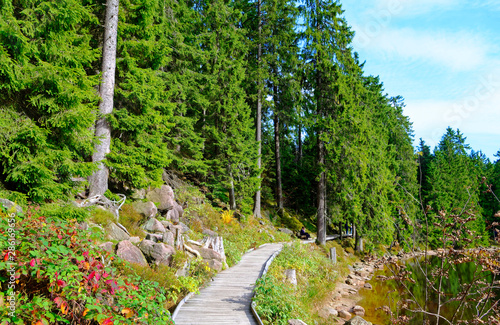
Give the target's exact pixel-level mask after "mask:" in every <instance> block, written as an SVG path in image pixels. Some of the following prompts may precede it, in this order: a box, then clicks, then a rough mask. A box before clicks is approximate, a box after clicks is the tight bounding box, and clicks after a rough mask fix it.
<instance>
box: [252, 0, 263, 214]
mask: <svg viewBox="0 0 500 325" xmlns="http://www.w3.org/2000/svg"><path fill="white" fill-rule="evenodd" d="M261 5H262V1H261V0H259V1H258V4H257V15H258V17H259V27H258V28H259V40H258V51H257V61H258V67H257V79H258V80H257V114H256V120H255V140H256V141H257V156H258V157H257V168H258V169H259V175H258V176H257V178H258V179H259V189H258V190H257V192H255V199H254V209H253V215H254V217H256V218H261V217H262V215H261V213H260V194H261V192H260V188H261V184H260V181H261V180H260V179H261V177H262V176H261V171H260V169H261V167H262V158H261V156H262V144H261V142H262V130H261V127H262V89H261V85H262V82H261V80H260V78H261V76H260V69H261V60H262V59H261V57H262V44H261V41H262V37H261V34H262V17H261V15H262V12H261Z"/></svg>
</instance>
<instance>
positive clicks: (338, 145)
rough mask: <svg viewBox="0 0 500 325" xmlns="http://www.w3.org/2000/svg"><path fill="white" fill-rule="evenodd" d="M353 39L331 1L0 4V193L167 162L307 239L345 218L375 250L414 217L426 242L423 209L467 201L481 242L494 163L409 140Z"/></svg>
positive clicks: (154, 172)
mask: <svg viewBox="0 0 500 325" xmlns="http://www.w3.org/2000/svg"><path fill="white" fill-rule="evenodd" d="M113 6H114V7H116V8H115V9H117V13H116V12H115V14H113V13H111V14H109V13H108V14H107V9H110V8H112V7H113ZM108 11H109V10H108ZM113 19H114V20H113ZM113 26H114V28H115V38H116V40H115V41H114V43H113V36H112V33H111V34H109V33H107V32H108V31H109V30H113ZM110 35H111V36H110ZM353 37H354V33H353V31H352V29H351V28H350V26H349V22H348V21H346V19H345V18H344V16H343V9H342V6H341V4H340V3H339V2H338V1H333V0H304V1H300V2H295V1H287V0H255V1H247V0H234V1H226V0H212V1H210V2H206V1H197V0H179V1H173V0H121V1H120V2H119V5H118V1H116V0H107V1H104V0H58V1H43V0H0V194H1V195H0V196H1V197H5V198H8V199H10V200H13V201H17V202H32V203H34V204H45V203H51V202H65V201H70V200H74V198H75V196H76V195H77V194H78V193H81V192H82V191H90V194H93V195H95V194H105V193H106V195H112V193H124V194H126V195H129V194H130V193H132V192H133V191H134V190H135V189H141V188H148V187H159V186H161V184H162V183H163V181H162V173H163V171H164V170H168V171H172V172H175V173H177V174H178V175H181V177H183V179H186V180H188V181H189V182H191V183H193V184H196V185H197V186H198V187H199V188H201V189H203V191H204V193H205V194H206V195H207V197H208V198H209V199H210V200H211V202H212V203H213V204H214V205H215V204H219V205H221V206H224V207H226V208H227V209H228V210H231V211H236V213H237V214H238V215H240V216H250V215H253V216H255V217H257V218H258V217H261V216H262V215H263V212H262V211H263V210H272V211H274V213H275V214H276V215H281V216H287V217H290V218H293V219H297V220H299V222H300V223H302V224H304V225H305V226H306V227H307V228H308V229H309V231H311V232H314V233H317V238H318V242H319V243H324V242H325V235H326V233H331V232H333V231H336V230H337V229H338V228H339V227H344V225H345V223H349V224H350V225H354V226H355V228H356V237H357V239H359V238H363V239H364V242H365V249H367V250H375V249H377V247H378V246H380V245H390V244H391V243H394V242H395V241H398V242H399V243H403V242H404V239H405V238H408V237H409V236H411V235H413V236H417V237H418V236H419V234H420V233H421V232H424V230H425V229H424V230H421V231H417V230H418V229H417V228H415V229H412V228H411V227H410V228H408V226H403V223H405V222H406V223H407V224H410V225H411V224H414V222H415V221H417V220H418V221H420V222H423V221H426V222H428V224H429V227H428V229H427V230H426V231H428V234H429V236H430V237H429V238H430V239H429V243H430V244H431V246H434V247H437V246H439V238H440V237H439V231H440V228H439V227H437V226H433V225H434V224H436V223H435V222H434V221H433V219H435V218H437V217H436V216H437V215H438V213H439V211H446V212H447V213H453V212H454V211H461V210H463V209H467V211H470V214H471V215H473V216H474V220H473V221H474V222H472V223H470V227H471V228H473V229H471V230H473V231H475V232H478V233H480V234H481V236H473V237H471V238H470V240H472V241H474V243H475V244H476V245H485V244H487V241H488V239H489V238H490V237H492V231H491V227H490V226H491V224H492V222H493V218H494V215H495V212H496V211H497V210H498V209H499V207H498V203H497V201H496V200H495V198H494V196H493V195H492V193H491V192H496V191H498V189H499V188H500V160H497V161H495V162H492V161H490V160H489V159H488V158H486V157H485V155H484V154H482V153H481V151H477V150H473V149H472V148H470V147H469V145H468V144H467V140H466V136H465V135H464V134H462V133H461V132H460V130H454V129H451V128H448V129H447V130H443V137H442V139H441V141H440V143H439V145H438V146H437V147H436V148H434V149H433V150H432V148H430V147H429V146H428V145H427V144H426V143H425V142H423V141H420V144H419V146H418V147H417V148H414V146H413V142H414V134H413V130H412V123H411V121H410V120H409V118H408V117H407V116H405V115H404V107H405V103H404V98H403V97H402V96H401V94H387V93H385V90H384V85H383V81H382V80H380V79H379V77H378V76H372V75H367V74H366V73H365V72H364V71H363V65H364V63H363V62H361V60H360V58H359V57H358V54H357V53H356V49H355V48H353V46H352V41H353ZM108 42H109V44H111V45H110V47H109V48H110V49H111V50H112V51H111V52H112V53H111V54H112V55H111V56H109V55H107V54H106V53H105V50H106V49H107V48H108V45H107V44H108ZM113 44H114V45H113ZM108 54H109V53H108ZM107 58H111V59H110V60H108V61H106V62H107V63H106V64H111V65H110V67H112V68H109V69H108V66H107V65H106V64H105V63H104V61H105V59H107ZM110 62H111V63H110ZM110 71H114V72H113V73H110ZM109 86H111V88H110V89H111V92H109V91H108V92H106V91H105V89H106V87H108V89H109ZM106 101H107V103H108V104H107V105H108V106H106V105H105V102H106ZM105 106H106V107H107V108H106V107H105ZM106 144H107V147H106ZM103 146H104V147H103ZM98 153H101V158H99V157H98V156H99V154H98ZM499 154H500V152H499ZM96 175H97V176H96ZM99 182H100V183H99ZM97 183H99V184H101V185H99V186H97V185H96V184H97ZM89 189H90V190H89ZM424 211H425V213H424ZM424 218H425V219H426V220H424ZM299 229H300V228H299ZM294 230H296V229H294ZM433 234H436V235H433Z"/></svg>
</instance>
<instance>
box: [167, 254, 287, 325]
mask: <svg viewBox="0 0 500 325" xmlns="http://www.w3.org/2000/svg"><path fill="white" fill-rule="evenodd" d="M281 248H282V244H266V245H263V246H261V247H260V248H258V249H256V250H253V251H251V252H249V253H246V254H245V255H243V257H242V258H241V261H240V262H239V263H238V264H237V265H235V266H233V267H231V268H229V269H227V270H224V271H222V272H220V273H219V274H218V275H217V276H216V277H215V278H214V280H213V281H212V282H211V283H210V285H209V286H208V287H206V288H204V289H201V290H200V294H199V295H193V296H191V298H190V299H189V300H187V301H186V302H185V303H184V304H183V305H182V306H181V307H180V308H179V309H178V310H176V313H174V316H175V318H174V321H175V324H176V325H209V324H211V325H214V324H220V325H224V324H232V325H234V324H238V325H246V324H250V325H255V324H257V323H256V321H255V319H254V317H253V315H252V312H251V310H250V305H251V300H252V297H253V289H254V287H255V282H256V281H257V279H258V278H259V276H260V274H261V272H262V270H263V268H264V265H265V264H266V262H267V260H268V259H269V258H270V257H271V256H272V255H273V254H274V252H276V251H278V250H279V249H281Z"/></svg>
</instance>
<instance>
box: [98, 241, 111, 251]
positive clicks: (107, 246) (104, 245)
mask: <svg viewBox="0 0 500 325" xmlns="http://www.w3.org/2000/svg"><path fill="white" fill-rule="evenodd" d="M113 246H114V245H113V243H112V242H110V241H108V242H105V243H102V244H101V245H99V247H101V248H102V249H104V250H105V251H108V252H113Z"/></svg>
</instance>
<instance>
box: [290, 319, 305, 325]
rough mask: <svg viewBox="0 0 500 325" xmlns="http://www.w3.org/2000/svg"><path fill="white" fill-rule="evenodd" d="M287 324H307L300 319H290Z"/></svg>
mask: <svg viewBox="0 0 500 325" xmlns="http://www.w3.org/2000/svg"><path fill="white" fill-rule="evenodd" d="M288 325H307V324H306V323H304V322H303V321H301V320H300V319H290V320H288Z"/></svg>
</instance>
